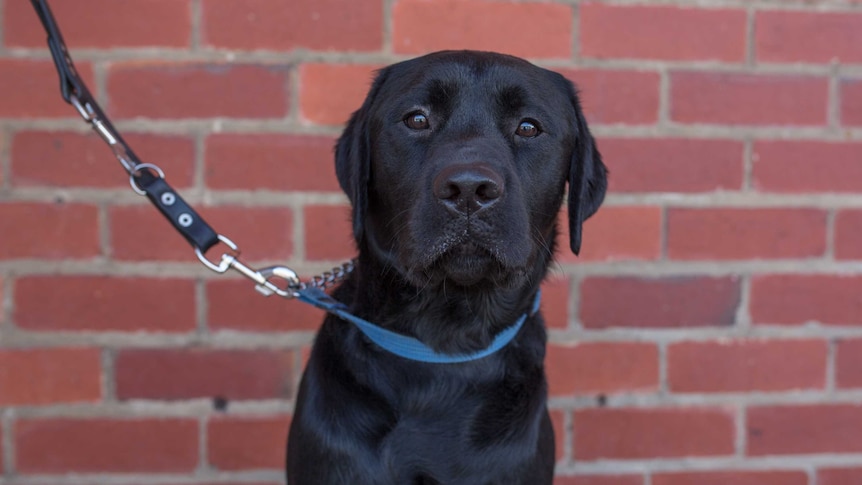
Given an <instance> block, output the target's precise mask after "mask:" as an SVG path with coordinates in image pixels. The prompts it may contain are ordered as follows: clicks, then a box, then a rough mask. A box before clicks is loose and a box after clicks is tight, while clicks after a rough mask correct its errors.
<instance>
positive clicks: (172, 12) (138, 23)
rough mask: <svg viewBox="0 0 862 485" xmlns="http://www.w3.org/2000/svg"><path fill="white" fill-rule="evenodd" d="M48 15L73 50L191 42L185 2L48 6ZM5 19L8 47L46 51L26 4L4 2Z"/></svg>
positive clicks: (88, 0) (88, 1)
mask: <svg viewBox="0 0 862 485" xmlns="http://www.w3.org/2000/svg"><path fill="white" fill-rule="evenodd" d="M51 11H52V12H53V13H54V17H55V18H56V19H57V22H58V23H59V25H60V28H61V29H62V31H63V38H64V40H65V41H66V42H67V43H68V45H69V48H71V49H72V50H73V51H74V50H75V49H77V48H86V47H95V48H100V49H113V48H118V47H187V46H188V45H189V41H190V40H191V7H190V3H189V0H125V1H123V2H116V1H114V0H79V1H75V2H52V3H51ZM83 12H85V13H86V14H82V13H83ZM4 14H5V19H4V23H3V31H4V41H5V43H6V46H7V47H45V46H46V44H45V33H44V31H43V30H42V28H41V26H39V27H38V28H37V27H36V25H37V17H36V13H35V12H34V11H33V7H32V6H31V5H30V4H29V3H28V2H8V5H6V9H5V12H4ZM73 55H74V52H73Z"/></svg>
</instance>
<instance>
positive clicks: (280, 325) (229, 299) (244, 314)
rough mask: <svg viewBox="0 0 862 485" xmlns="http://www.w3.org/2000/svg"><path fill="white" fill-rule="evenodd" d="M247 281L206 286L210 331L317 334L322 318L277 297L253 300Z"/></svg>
mask: <svg viewBox="0 0 862 485" xmlns="http://www.w3.org/2000/svg"><path fill="white" fill-rule="evenodd" d="M253 287H254V286H253V284H252V283H250V282H249V281H247V280H233V279H230V280H227V279H226V280H222V279H220V280H212V281H208V282H207V286H206V291H207V301H208V303H209V305H208V308H207V323H208V325H209V328H210V329H212V330H236V331H242V332H292V331H311V330H317V328H318V327H319V326H320V324H321V322H323V318H324V316H325V315H326V314H325V313H324V311H323V310H319V309H317V308H315V307H313V306H311V305H306V304H304V303H300V302H285V301H284V300H282V299H280V298H277V297H270V298H263V299H261V298H257V299H255V300H254V304H253V305H249V304H247V302H248V300H249V299H250V298H255V296H254V295H255V293H253Z"/></svg>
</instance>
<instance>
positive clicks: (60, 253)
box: [0, 202, 100, 260]
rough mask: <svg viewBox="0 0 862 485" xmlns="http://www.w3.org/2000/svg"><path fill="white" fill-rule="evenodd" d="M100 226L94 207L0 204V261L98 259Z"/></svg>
mask: <svg viewBox="0 0 862 485" xmlns="http://www.w3.org/2000/svg"><path fill="white" fill-rule="evenodd" d="M98 224H99V222H98V209H97V208H96V207H95V206H91V205H85V204H63V203H53V204H52V203H38V202H7V203H0V234H2V235H3V244H2V245H0V260H3V259H37V258H39V259H81V258H92V257H94V256H98V255H99V253H100V249H99V227H98ZM22 228H27V229H26V230H22Z"/></svg>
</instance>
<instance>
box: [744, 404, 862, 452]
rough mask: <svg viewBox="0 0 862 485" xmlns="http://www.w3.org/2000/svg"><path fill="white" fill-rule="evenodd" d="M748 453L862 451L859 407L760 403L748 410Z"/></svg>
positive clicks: (861, 414) (861, 420) (860, 408)
mask: <svg viewBox="0 0 862 485" xmlns="http://www.w3.org/2000/svg"><path fill="white" fill-rule="evenodd" d="M747 418H748V423H747V425H746V428H747V434H748V454H749V455H750V456H763V455H801V454H812V453H859V452H860V451H862V406H855V405H849V404H847V405H845V404H827V405H802V406H763V407H753V408H749V409H748V416H747Z"/></svg>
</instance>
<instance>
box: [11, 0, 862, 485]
mask: <svg viewBox="0 0 862 485" xmlns="http://www.w3.org/2000/svg"><path fill="white" fill-rule="evenodd" d="M51 7H52V8H53V11H54V13H55V14H56V17H57V20H58V21H59V23H60V28H61V29H62V32H63V34H64V37H65V40H66V41H67V42H68V44H69V47H70V54H71V56H72V58H73V59H74V60H75V63H76V65H77V68H78V70H79V71H80V73H81V75H82V77H83V79H84V81H85V82H86V84H87V86H88V87H89V88H90V91H92V93H93V95H94V96H95V97H96V98H97V100H98V101H99V103H100V104H101V105H102V107H103V108H104V109H105V111H106V112H107V114H108V115H109V116H110V118H111V120H112V121H113V122H114V124H115V126H116V127H117V128H118V129H119V131H120V132H121V134H122V136H123V137H124V138H125V139H126V141H127V142H128V143H129V144H130V145H131V147H132V148H133V150H134V151H135V152H136V153H137V154H138V155H139V156H140V157H141V159H142V160H143V161H145V162H150V163H155V164H158V165H159V166H160V167H162V168H163V169H164V171H165V172H166V174H167V179H168V182H169V183H170V184H171V185H172V186H174V187H175V188H177V189H178V190H179V191H180V193H181V194H182V195H183V196H184V197H185V198H186V199H187V200H188V201H190V202H192V204H193V206H194V207H195V209H196V210H198V211H199V212H200V214H201V215H202V216H203V217H205V218H206V220H207V221H208V222H209V223H210V224H211V225H212V226H213V227H214V228H215V229H216V230H217V231H218V232H219V233H222V234H224V235H226V236H228V237H230V238H231V239H232V240H234V241H235V242H236V243H238V244H239V245H240V247H241V248H242V255H241V258H242V260H243V261H245V262H247V263H248V264H250V265H251V266H254V267H255V268H257V267H262V266H266V265H272V264H287V265H288V266H290V267H291V268H293V269H295V270H297V271H298V272H299V273H300V275H301V277H302V278H303V279H307V278H309V277H311V276H312V275H315V274H318V273H320V272H322V271H325V270H328V269H329V268H330V267H331V266H333V265H337V264H340V263H341V262H343V261H346V260H348V259H350V258H353V257H355V256H356V248H355V245H354V241H353V235H352V228H351V223H350V213H351V211H350V209H349V207H348V202H347V198H346V197H345V196H344V194H343V193H342V192H341V189H340V188H339V185H338V182H337V180H336V177H335V170H334V163H333V162H334V160H333V155H334V153H333V149H334V145H335V141H336V140H337V138H338V136H339V134H340V132H341V128H342V127H343V125H344V123H345V121H346V120H347V119H348V118H349V116H350V115H351V113H353V112H354V111H355V110H356V109H357V108H359V106H360V105H361V103H362V101H363V99H364V96H365V95H366V93H367V91H368V89H369V87H370V85H371V82H372V79H373V77H374V75H375V71H376V70H377V69H379V68H382V67H384V66H386V65H389V64H391V63H393V62H397V61H400V60H404V59H409V58H412V57H414V56H419V55H422V54H425V53H428V52H430V51H433V50H437V49H465V48H473V49H483V50H491V51H500V52H506V53H509V54H515V55H518V56H522V57H525V58H526V59H527V60H528V61H530V62H533V63H534V64H537V65H540V66H543V67H546V68H548V69H552V70H554V71H556V72H558V73H560V74H562V75H563V76H565V77H566V78H567V79H569V80H571V81H572V82H573V83H574V84H575V85H576V87H577V89H578V92H579V95H580V102H581V105H582V107H583V110H584V114H585V116H586V119H587V121H588V123H589V127H590V129H591V132H592V133H593V135H594V136H595V138H596V142H597V145H598V148H599V150H600V151H601V153H602V155H603V159H604V161H605V163H606V164H607V166H608V168H609V170H610V178H609V184H610V185H609V191H608V194H607V197H606V199H605V203H604V204H603V206H602V207H601V209H600V210H599V212H598V213H597V214H596V215H595V216H593V217H591V218H590V219H589V220H588V221H586V222H585V224H584V233H583V245H582V251H581V254H580V256H575V255H573V254H571V252H570V251H569V250H568V241H567V237H568V214H567V213H566V211H565V210H561V211H560V213H559V214H558V228H559V238H558V239H557V240H556V243H557V253H556V258H555V261H554V263H553V264H552V265H551V267H550V268H549V275H548V277H547V278H546V280H545V281H544V282H542V289H543V300H542V313H543V315H544V316H545V320H546V323H547V326H548V347H547V354H546V360H545V368H546V371H547V376H548V381H549V391H550V407H551V416H552V421H553V427H554V429H555V431H556V443H557V456H556V459H557V469H556V473H557V476H556V477H555V480H554V483H556V484H558V485H683V484H685V485H689V484H695V483H696V484H698V485H717V484H721V485H725V484H733V485H755V484H757V485H779V484H781V485H814V484H815V483H816V485H857V484H859V483H862V438H860V436H862V430H860V429H859V427H860V425H859V423H862V410H860V409H862V408H860V406H862V397H860V396H862V394H860V392H862V371H860V369H862V358H860V357H859V356H860V355H862V334H860V330H859V329H860V328H862V327H860V326H862V303H860V301H862V300H860V298H859V295H860V294H862V264H860V262H862V202H860V201H862V199H860V194H862V168H860V167H862V163H860V162H862V158H860V157H862V50H860V48H859V46H860V45H862V10H860V7H862V3H860V0H760V1H757V2H748V1H745V0H715V1H713V0H710V1H688V0H638V1H619V0H363V1H356V0H291V1H290V2H278V1H273V0H125V1H122V2H117V1H111V0H74V1H71V0H51ZM58 87H59V83H58V77H57V73H56V72H55V68H54V65H53V62H52V60H51V58H50V54H49V53H48V52H47V49H46V43H45V34H44V32H43V31H42V30H41V28H40V25H39V21H38V17H37V16H36V15H35V12H34V11H33V9H32V7H31V5H30V2H27V1H24V0H0V92H2V93H3V96H0V408H2V409H0V418H2V419H0V483H2V484H4V485H7V484H8V485H17V484H18V483H19V482H20V483H21V484H33V485H42V484H44V485H48V484H50V485H80V484H82V483H85V482H86V483H94V484H97V485H118V484H120V483H122V484H126V485H144V484H155V483H159V484H162V485H181V484H184V485H216V484H219V485H239V484H240V483H242V484H244V485H276V483H279V482H280V479H279V477H282V476H283V475H282V473H283V471H282V467H283V460H284V454H285V442H286V429H287V426H288V424H289V422H290V419H291V417H290V415H289V413H290V412H292V411H293V409H294V407H295V403H294V401H293V400H294V398H295V394H296V389H297V388H296V386H297V384H298V382H299V377H300V373H301V370H302V369H301V367H302V366H303V365H304V364H305V362H306V361H307V359H308V356H309V352H310V346H311V344H312V342H313V339H314V332H315V331H316V330H317V329H318V327H319V326H320V324H321V322H322V320H323V319H324V318H325V315H324V312H322V311H321V310H317V309H315V308H313V307H311V306H309V305H305V304H303V303H301V302H297V301H288V300H284V299H281V298H278V297H269V298H262V297H260V296H259V295H258V294H257V293H256V292H255V291H254V289H253V288H254V285H253V283H252V282H250V281H249V280H247V279H245V278H243V277H241V276H240V275H238V274H236V273H233V272H231V274H229V275H228V276H219V275H216V274H214V273H212V272H210V271H208V270H206V269H205V268H202V267H201V265H200V264H199V262H198V261H197V258H195V256H194V253H193V250H192V248H191V247H190V246H189V244H188V243H187V242H186V241H184V240H183V238H182V237H180V236H179V235H178V234H176V232H175V231H173V230H172V229H171V227H170V225H169V224H168V223H167V222H166V221H165V220H164V218H163V217H162V216H160V215H159V214H158V213H157V212H156V211H155V210H153V208H152V207H151V205H150V204H149V203H148V202H147V201H146V200H144V199H143V198H140V197H137V196H135V195H134V194H132V193H131V192H130V191H129V186H128V177H127V176H126V175H125V174H124V173H123V171H122V169H121V168H120V167H119V166H118V164H117V162H116V161H115V158H114V156H113V155H112V153H111V150H110V149H109V148H108V147H107V146H105V144H104V143H103V142H102V140H101V139H100V138H99V137H98V135H97V134H95V133H92V130H90V129H89V128H88V127H87V125H86V124H85V123H84V122H82V121H81V120H80V117H79V115H78V113H77V112H76V111H75V109H74V108H72V107H71V106H69V105H67V104H66V103H64V102H63V100H62V98H61V97H60V95H59V94H60V93H59V90H58ZM388 101H394V100H388ZM560 108H565V107H560ZM529 116H531V117H537V119H539V121H540V122H541V121H544V120H545V117H546V116H557V117H560V116H568V115H564V114H562V112H560V113H556V112H554V113H530V114H529ZM396 121H397V120H396ZM567 122H571V118H569V119H568V121H567ZM372 176H373V174H372ZM224 250H225V247H224V246H223V245H219V246H217V247H215V248H213V249H212V250H211V251H210V252H209V253H208V254H207V256H208V257H210V258H211V259H212V260H218V258H219V254H220V253H221V252H222V251H224ZM432 398H433V396H432Z"/></svg>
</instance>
